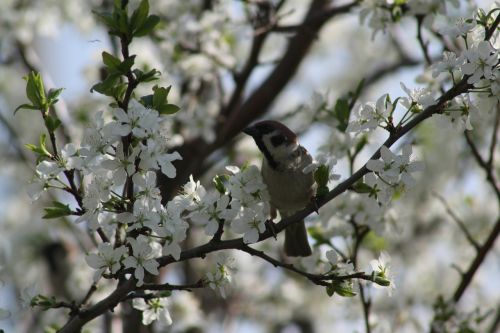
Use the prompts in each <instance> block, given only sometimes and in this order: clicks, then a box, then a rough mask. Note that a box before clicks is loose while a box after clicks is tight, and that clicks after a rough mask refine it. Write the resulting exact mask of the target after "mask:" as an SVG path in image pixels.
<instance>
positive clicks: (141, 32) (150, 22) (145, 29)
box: [133, 15, 160, 37]
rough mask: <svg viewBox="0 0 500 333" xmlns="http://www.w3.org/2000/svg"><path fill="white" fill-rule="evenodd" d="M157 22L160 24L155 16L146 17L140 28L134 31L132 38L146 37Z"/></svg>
mask: <svg viewBox="0 0 500 333" xmlns="http://www.w3.org/2000/svg"><path fill="white" fill-rule="evenodd" d="M159 22H160V17H158V16H156V15H150V16H148V18H147V19H146V22H144V24H143V25H142V26H141V27H139V28H138V29H137V30H136V31H134V33H133V35H134V37H142V36H146V35H147V34H149V33H150V32H151V31H153V29H154V28H155V27H156V25H157V24H158V23H159Z"/></svg>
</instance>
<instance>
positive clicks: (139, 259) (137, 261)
mask: <svg viewBox="0 0 500 333" xmlns="http://www.w3.org/2000/svg"><path fill="white" fill-rule="evenodd" d="M127 241H128V242H129V243H130V245H131V246H132V255H131V256H128V257H127V258H125V259H124V260H123V264H124V265H125V267H126V268H133V269H134V277H135V278H136V279H137V286H138V287H140V286H142V285H143V284H144V270H146V271H148V272H149V273H151V274H153V275H158V274H159V272H158V266H159V264H158V262H157V261H156V260H155V259H154V251H153V248H152V247H151V246H150V245H149V244H148V243H147V242H145V241H144V240H138V239H134V238H127Z"/></svg>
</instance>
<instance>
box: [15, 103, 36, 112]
mask: <svg viewBox="0 0 500 333" xmlns="http://www.w3.org/2000/svg"><path fill="white" fill-rule="evenodd" d="M21 109H26V110H38V108H37V107H35V106H33V105H31V104H21V105H19V106H18V107H17V108H16V109H15V110H14V114H16V113H17V111H19V110H21Z"/></svg>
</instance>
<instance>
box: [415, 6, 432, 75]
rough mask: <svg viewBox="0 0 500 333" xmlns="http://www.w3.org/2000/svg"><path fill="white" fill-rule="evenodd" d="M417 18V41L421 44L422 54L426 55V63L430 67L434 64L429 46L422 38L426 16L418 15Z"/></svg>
mask: <svg viewBox="0 0 500 333" xmlns="http://www.w3.org/2000/svg"><path fill="white" fill-rule="evenodd" d="M415 18H416V19H417V40H418V43H419V44H420V48H421V49H422V53H423V54H424V58H425V62H426V63H427V65H428V66H430V65H431V64H432V60H431V56H430V55H429V50H428V48H427V46H428V44H427V43H425V42H424V38H423V37H422V22H423V20H424V16H423V15H417V16H416V17H415Z"/></svg>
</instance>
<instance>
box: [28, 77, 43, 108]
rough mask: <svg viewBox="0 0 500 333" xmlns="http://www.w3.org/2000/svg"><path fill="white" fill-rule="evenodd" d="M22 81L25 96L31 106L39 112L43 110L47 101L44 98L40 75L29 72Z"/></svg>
mask: <svg viewBox="0 0 500 333" xmlns="http://www.w3.org/2000/svg"><path fill="white" fill-rule="evenodd" d="M24 79H25V80H26V96H27V97H28V99H29V100H30V101H31V103H32V105H33V106H35V107H37V108H38V109H40V110H44V109H45V108H46V105H47V99H46V97H45V88H44V85H43V80H42V76H41V75H40V73H37V72H31V73H30V74H28V75H27V76H25V77H24Z"/></svg>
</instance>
